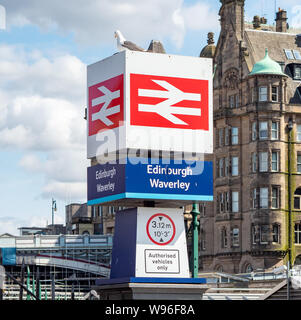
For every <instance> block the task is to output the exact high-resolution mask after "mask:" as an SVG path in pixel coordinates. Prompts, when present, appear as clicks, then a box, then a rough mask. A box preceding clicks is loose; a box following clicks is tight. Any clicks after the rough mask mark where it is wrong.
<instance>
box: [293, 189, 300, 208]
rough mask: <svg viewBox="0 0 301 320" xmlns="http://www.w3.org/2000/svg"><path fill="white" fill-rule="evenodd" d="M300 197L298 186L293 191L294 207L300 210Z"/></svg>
mask: <svg viewBox="0 0 301 320" xmlns="http://www.w3.org/2000/svg"><path fill="white" fill-rule="evenodd" d="M300 198H301V188H298V189H296V191H295V193H294V209H297V210H301V207H300V204H301V201H300Z"/></svg>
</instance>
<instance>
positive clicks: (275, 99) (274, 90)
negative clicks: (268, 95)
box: [272, 86, 278, 102]
mask: <svg viewBox="0 0 301 320" xmlns="http://www.w3.org/2000/svg"><path fill="white" fill-rule="evenodd" d="M272 101H273V102H278V87H276V86H272Z"/></svg>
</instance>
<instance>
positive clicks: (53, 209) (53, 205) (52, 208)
mask: <svg viewBox="0 0 301 320" xmlns="http://www.w3.org/2000/svg"><path fill="white" fill-rule="evenodd" d="M54 211H56V201H55V200H54V199H52V204H51V213H52V227H53V225H54Z"/></svg>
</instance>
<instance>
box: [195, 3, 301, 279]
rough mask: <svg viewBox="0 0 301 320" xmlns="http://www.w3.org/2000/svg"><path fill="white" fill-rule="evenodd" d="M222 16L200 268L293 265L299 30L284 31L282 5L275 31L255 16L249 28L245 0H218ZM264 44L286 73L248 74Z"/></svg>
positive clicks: (300, 181) (299, 149)
mask: <svg viewBox="0 0 301 320" xmlns="http://www.w3.org/2000/svg"><path fill="white" fill-rule="evenodd" d="M219 15H220V21H221V32H220V36H219V40H218V43H217V45H216V50H215V54H214V58H213V59H214V65H215V73H214V82H213V86H214V204H213V208H212V211H211V212H209V211H210V210H209V209H210V206H209V209H208V210H207V215H206V216H205V217H201V219H200V221H201V229H202V230H203V231H204V233H205V236H206V243H207V244H210V245H208V246H207V247H206V250H205V251H201V252H200V260H201V261H200V262H201V263H200V264H201V266H202V270H203V271H224V272H229V273H244V272H250V271H252V270H256V269H269V268H273V267H275V266H279V265H282V264H283V263H286V261H287V259H288V257H289V254H288V253H289V252H291V255H292V259H291V261H292V262H293V261H294V262H296V263H298V261H299V258H298V255H299V254H300V253H301V242H300V239H299V238H298V235H299V231H298V230H299V223H300V221H301V211H300V208H301V207H300V205H299V208H297V207H298V199H297V198H298V195H296V194H294V193H298V191H297V188H298V187H300V186H301V165H299V166H297V162H298V163H299V162H300V161H301V157H298V155H299V153H300V154H301V132H300V133H299V131H300V130H301V87H300V80H301V74H299V73H298V72H301V71H300V70H301V69H300V70H297V69H298V68H299V67H300V68H301V60H298V59H297V54H298V52H299V53H300V54H301V46H300V41H299V40H300V39H299V38H298V36H297V33H298V32H296V34H294V33H293V30H290V33H288V32H287V29H286V27H287V25H286V12H285V11H283V10H281V11H280V10H279V12H278V14H277V19H279V21H276V25H277V31H276V30H274V28H273V27H270V26H266V25H261V23H262V22H265V23H266V21H263V19H260V18H259V17H257V19H255V17H254V26H253V25H249V24H246V23H245V22H244V0H221V9H220V12H219ZM280 20H281V21H280ZM265 49H268V53H269V56H270V58H271V59H273V60H274V61H276V62H277V63H279V64H280V65H281V66H282V69H283V72H285V73H286V75H281V74H273V73H271V74H268V73H266V74H255V75H250V72H251V71H252V68H253V66H254V64H255V63H257V62H258V61H260V60H261V59H263V57H264V55H265ZM285 49H287V50H290V52H291V53H294V52H293V50H295V54H296V56H294V55H293V56H292V57H291V56H288V54H289V53H286V51H285ZM289 58H291V59H289ZM296 68H297V69H296ZM295 70H297V71H295ZM289 123H290V124H291V125H292V130H291V131H290V132H291V141H292V143H291V144H289V143H288V135H289V131H288V124H289ZM289 146H290V149H289ZM289 150H290V152H289ZM289 163H290V166H289ZM289 169H291V175H290V174H289V172H290V170H289ZM289 177H290V178H289ZM289 182H290V183H289ZM289 189H291V193H290V195H291V202H290V203H291V209H292V210H291V211H290V210H289V200H288V199H289ZM300 194H301V192H300ZM294 198H295V199H294ZM294 200H295V202H294ZM289 216H290V217H291V224H290V226H291V229H290V232H289V231H288V230H289V223H288V222H289ZM295 228H296V231H295ZM300 230H301V229H300ZM295 235H296V239H295ZM295 242H296V243H295ZM289 243H291V245H290V246H289ZM289 249H291V250H289ZM296 258H297V259H296Z"/></svg>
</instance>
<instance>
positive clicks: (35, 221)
mask: <svg viewBox="0 0 301 320" xmlns="http://www.w3.org/2000/svg"><path fill="white" fill-rule="evenodd" d="M64 222H65V221H64V217H62V216H61V215H59V214H57V213H55V215H54V223H55V224H64ZM47 223H48V224H51V221H50V220H49V219H47V218H46V217H43V216H32V217H30V218H29V219H22V218H17V217H5V216H4V217H0V235H1V234H4V233H9V234H11V235H13V236H19V235H20V230H18V228H21V227H42V228H43V227H46V226H47Z"/></svg>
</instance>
